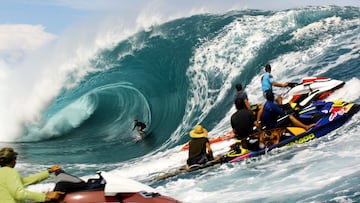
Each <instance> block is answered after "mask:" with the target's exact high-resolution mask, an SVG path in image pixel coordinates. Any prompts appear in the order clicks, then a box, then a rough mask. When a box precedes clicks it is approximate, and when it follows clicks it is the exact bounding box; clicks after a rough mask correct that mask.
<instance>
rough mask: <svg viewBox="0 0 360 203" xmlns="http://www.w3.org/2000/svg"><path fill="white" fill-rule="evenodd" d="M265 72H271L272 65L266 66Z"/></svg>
mask: <svg viewBox="0 0 360 203" xmlns="http://www.w3.org/2000/svg"><path fill="white" fill-rule="evenodd" d="M265 71H266V72H271V66H270V64H266V66H265Z"/></svg>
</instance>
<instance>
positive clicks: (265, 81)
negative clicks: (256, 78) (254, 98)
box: [261, 64, 289, 105]
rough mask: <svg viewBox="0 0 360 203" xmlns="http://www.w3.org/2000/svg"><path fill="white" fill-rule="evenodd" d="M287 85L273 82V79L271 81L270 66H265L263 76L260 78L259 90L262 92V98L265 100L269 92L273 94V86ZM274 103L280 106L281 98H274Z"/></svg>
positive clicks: (286, 84)
mask: <svg viewBox="0 0 360 203" xmlns="http://www.w3.org/2000/svg"><path fill="white" fill-rule="evenodd" d="M288 85H289V83H283V84H282V83H278V82H275V81H274V79H273V76H272V75H271V66H270V64H267V65H266V66H265V74H264V75H263V76H262V77H261V88H262V91H263V95H264V97H265V98H266V93H267V92H271V93H273V89H272V87H273V86H275V87H288ZM276 102H277V103H278V104H280V105H281V104H282V98H281V96H278V97H277V98H276Z"/></svg>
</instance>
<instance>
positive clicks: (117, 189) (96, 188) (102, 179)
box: [54, 169, 180, 203]
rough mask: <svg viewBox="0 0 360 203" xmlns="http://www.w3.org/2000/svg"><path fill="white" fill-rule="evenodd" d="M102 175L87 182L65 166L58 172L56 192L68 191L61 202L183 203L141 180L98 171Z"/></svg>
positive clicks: (56, 174) (56, 173)
mask: <svg viewBox="0 0 360 203" xmlns="http://www.w3.org/2000/svg"><path fill="white" fill-rule="evenodd" d="M97 174H98V176H99V177H98V178H94V179H88V180H87V182H85V181H84V180H82V179H80V178H79V177H76V176H73V175H70V174H68V173H66V172H65V171H63V170H62V169H60V170H58V171H56V172H55V178H56V185H55V188H54V191H61V192H64V193H65V194H64V196H63V197H62V198H61V200H60V201H59V202H60V203H98V202H123V203H126V202H139V203H141V202H143V203H176V202H177V203H180V201H178V200H176V199H173V198H171V197H167V196H163V195H161V194H159V193H158V192H156V191H155V189H154V188H152V187H150V186H147V185H145V184H142V183H140V182H137V181H134V180H132V179H128V178H125V177H119V176H115V175H111V174H109V173H105V172H98V173H97Z"/></svg>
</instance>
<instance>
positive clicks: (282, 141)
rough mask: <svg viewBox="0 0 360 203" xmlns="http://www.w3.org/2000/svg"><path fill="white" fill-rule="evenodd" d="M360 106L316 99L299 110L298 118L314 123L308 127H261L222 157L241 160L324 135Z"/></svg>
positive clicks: (234, 160)
mask: <svg viewBox="0 0 360 203" xmlns="http://www.w3.org/2000/svg"><path fill="white" fill-rule="evenodd" d="M359 110H360V105H359V104H355V103H347V102H344V101H331V102H325V101H316V102H313V103H312V104H311V105H309V106H307V107H305V108H303V109H302V110H300V112H299V113H298V116H297V117H298V119H299V120H300V121H302V122H303V123H305V124H310V123H315V125H314V126H313V127H312V128H310V129H308V130H305V129H303V128H300V127H283V128H275V129H267V130H262V131H260V132H256V133H253V134H251V135H250V136H249V137H248V138H247V139H246V140H242V141H240V142H239V143H236V144H234V145H233V146H232V148H231V150H229V152H228V153H227V154H226V156H225V157H224V159H223V161H224V162H225V161H230V162H238V161H241V160H244V159H247V158H250V157H255V156H259V155H262V154H265V153H267V152H268V151H270V150H272V149H275V148H279V147H283V146H291V145H294V144H302V143H305V142H308V141H310V140H313V139H316V138H319V137H322V136H324V135H326V134H327V133H329V132H331V131H333V130H335V129H337V128H339V127H341V126H342V125H343V124H344V123H345V122H347V121H348V120H349V119H350V118H351V117H352V116H353V115H354V114H356V113H357V112H358V111H359Z"/></svg>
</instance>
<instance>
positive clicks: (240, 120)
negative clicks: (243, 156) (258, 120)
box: [231, 98, 255, 140]
mask: <svg viewBox="0 0 360 203" xmlns="http://www.w3.org/2000/svg"><path fill="white" fill-rule="evenodd" d="M235 107H236V109H237V111H236V112H235V113H234V114H233V115H232V116H231V127H232V128H233V132H234V133H235V134H236V138H237V139H238V140H242V139H244V138H246V137H248V136H249V135H250V134H251V133H252V132H253V127H254V122H255V115H254V114H253V112H252V111H250V110H249V109H247V107H246V104H245V100H244V99H242V98H237V99H236V100H235Z"/></svg>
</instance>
